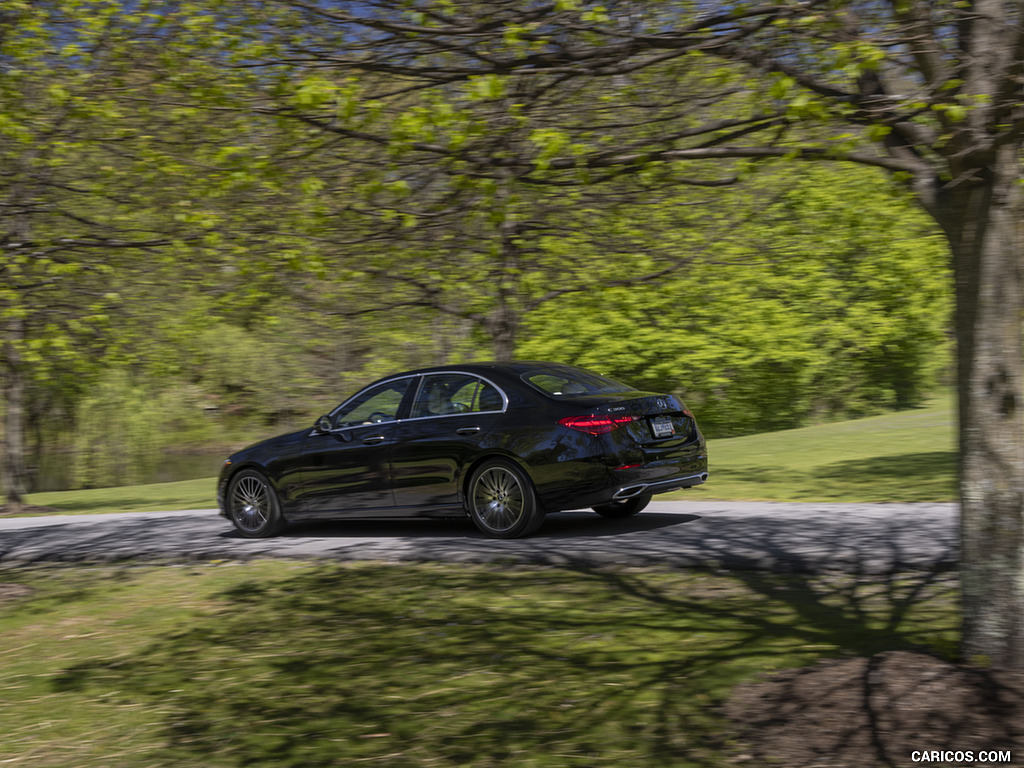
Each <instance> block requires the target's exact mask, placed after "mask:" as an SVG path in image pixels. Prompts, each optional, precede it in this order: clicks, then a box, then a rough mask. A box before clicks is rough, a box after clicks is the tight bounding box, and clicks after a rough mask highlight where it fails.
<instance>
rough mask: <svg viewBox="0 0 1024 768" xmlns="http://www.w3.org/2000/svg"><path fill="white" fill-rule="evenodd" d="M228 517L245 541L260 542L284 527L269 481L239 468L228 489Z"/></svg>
mask: <svg viewBox="0 0 1024 768" xmlns="http://www.w3.org/2000/svg"><path fill="white" fill-rule="evenodd" d="M227 498H228V517H229V518H230V519H231V522H232V523H234V524H235V528H236V529H237V530H238V532H239V533H240V534H242V535H243V536H245V537H246V538H247V539H264V538H267V537H268V536H274V535H276V534H278V533H280V532H281V530H282V529H283V528H284V525H285V522H284V518H283V517H282V516H281V505H280V503H279V502H278V500H277V494H276V493H275V492H274V489H273V488H272V487H271V485H270V482H269V481H268V480H267V479H266V478H265V477H264V476H263V475H261V474H260V473H259V472H257V471H255V470H253V469H243V470H242V471H241V472H239V473H238V474H237V475H235V476H234V477H233V478H232V479H231V484H230V485H229V486H228V494H227Z"/></svg>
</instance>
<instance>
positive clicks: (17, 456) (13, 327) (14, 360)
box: [3, 318, 26, 514]
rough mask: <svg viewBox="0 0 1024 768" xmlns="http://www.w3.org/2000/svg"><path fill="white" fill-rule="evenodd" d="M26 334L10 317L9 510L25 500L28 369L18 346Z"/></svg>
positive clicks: (6, 355) (6, 359) (6, 354)
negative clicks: (26, 388)
mask: <svg viewBox="0 0 1024 768" xmlns="http://www.w3.org/2000/svg"><path fill="white" fill-rule="evenodd" d="M24 336H25V321H24V320H21V319H17V318H14V319H11V320H8V321H7V338H6V339H5V340H4V343H3V365H4V372H5V374H6V375H5V381H4V401H5V405H6V423H5V424H4V451H3V453H4V455H3V486H4V489H5V490H6V494H7V506H6V511H7V513H8V514H20V513H21V512H22V510H23V509H24V503H25V493H26V487H25V485H26V484H25V476H26V473H25V418H24V412H25V370H24V365H23V362H22V359H21V353H20V351H19V349H18V347H19V342H20V341H21V340H22V339H23V338H24Z"/></svg>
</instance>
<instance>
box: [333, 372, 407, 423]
mask: <svg viewBox="0 0 1024 768" xmlns="http://www.w3.org/2000/svg"><path fill="white" fill-rule="evenodd" d="M410 381H412V379H398V380H396V381H389V382H385V383H384V384H381V385H380V386H377V387H374V388H373V389H368V390H366V391H365V392H363V393H362V394H359V395H357V396H356V397H355V399H353V400H352V401H350V402H348V403H345V405H343V406H342V407H341V408H340V409H339V410H338V412H337V413H335V414H334V426H335V428H338V427H352V426H356V425H358V424H377V423H380V422H383V421H394V420H395V419H396V418H398V409H399V407H401V405H402V398H403V397H404V396H405V391H406V390H407V389H408V388H409V382H410Z"/></svg>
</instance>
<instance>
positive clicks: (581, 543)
mask: <svg viewBox="0 0 1024 768" xmlns="http://www.w3.org/2000/svg"><path fill="white" fill-rule="evenodd" d="M957 538H958V537H957V509H956V505H955V504H790V503H776V502H715V501H693V502H688V501H660V502H657V501H656V502H653V503H652V504H651V505H650V506H649V507H648V508H647V510H646V511H644V512H642V513H641V514H639V515H637V516H636V517H633V518H629V519H627V520H605V519H604V518H601V517H599V516H597V515H595V514H594V513H592V512H586V511H580V512H560V513H558V514H555V515H551V516H549V517H548V519H547V520H546V521H545V523H544V526H543V527H542V528H541V530H540V532H539V533H538V534H537V535H535V536H533V537H531V538H528V539H521V540H514V541H501V540H494V539H486V538H484V537H483V536H481V535H480V534H479V533H477V531H476V529H475V528H474V527H473V526H472V524H471V523H470V522H469V521H468V520H465V521H461V520H412V521H387V522H381V521H377V522H367V521H345V522H331V523H318V524H313V525H311V524H306V525H301V526H299V525H296V526H293V527H290V528H288V529H287V530H286V531H285V533H284V534H283V535H282V536H279V537H277V538H274V539H258V540H250V539H243V538H241V537H240V536H238V535H237V534H236V533H235V532H234V529H233V528H232V526H231V524H230V523H228V522H227V521H226V520H224V519H223V518H221V517H219V516H218V515H217V513H216V511H215V510H186V511H178V512H137V513H125V514H117V515H81V516H71V515H68V516H51V517H28V518H8V519H0V565H15V564H27V563H38V562H104V561H116V560H143V561H157V562H166V561H182V560H186V561H188V560H207V561H208V560H240V559H250V558H256V557H293V558H326V559H332V560H337V561H345V560H348V561H351V560H379V561H391V562H399V561H419V562H423V561H432V562H473V563H484V562H497V563H536V564H548V565H559V564H563V565H568V564H584V565H592V566H599V565H611V564H617V565H653V564H662V565H671V566H676V567H687V566H706V567H712V568H721V569H728V570H751V569H754V570H775V571H800V572H817V571H828V570H838V571H846V572H855V573H891V572H895V571H904V570H932V569H940V568H952V567H955V565H956V561H957V551H958V544H957Z"/></svg>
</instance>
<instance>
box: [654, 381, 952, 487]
mask: <svg viewBox="0 0 1024 768" xmlns="http://www.w3.org/2000/svg"><path fill="white" fill-rule="evenodd" d="M953 422H954V417H953V401H952V397H951V396H945V397H942V398H940V399H936V400H935V401H933V402H931V403H930V404H929V405H928V406H927V407H924V408H916V409H913V410H909V411H899V412H897V413H889V414H885V415H883V416H873V417H871V418H867V419H857V420H855V421H843V422H837V423H834V424H823V425H820V426H814V427H805V428H802V429H791V430H786V431H783V432H767V433H764V434H760V435H750V436H747V437H736V438H732V439H729V440H714V441H711V442H710V444H709V445H708V455H709V462H710V468H711V479H710V480H709V482H708V483H707V485H705V486H703V487H701V488H698V489H696V490H695V491H688V492H687V493H697V494H699V495H700V496H701V497H703V498H714V499H732V500H739V499H762V500H775V501H952V500H953V499H955V498H956V430H955V426H954V423H953ZM674 498H685V496H682V495H679V494H675V495H674Z"/></svg>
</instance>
